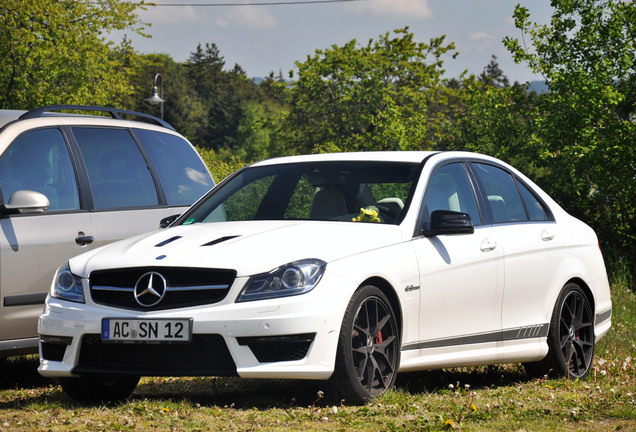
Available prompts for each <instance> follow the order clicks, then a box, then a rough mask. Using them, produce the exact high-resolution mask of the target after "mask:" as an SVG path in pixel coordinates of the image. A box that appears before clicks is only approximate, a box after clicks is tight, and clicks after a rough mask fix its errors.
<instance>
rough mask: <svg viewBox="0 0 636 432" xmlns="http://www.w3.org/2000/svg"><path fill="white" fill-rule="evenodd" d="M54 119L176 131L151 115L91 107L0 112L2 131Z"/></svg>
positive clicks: (64, 106) (79, 106)
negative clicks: (124, 123) (30, 121)
mask: <svg viewBox="0 0 636 432" xmlns="http://www.w3.org/2000/svg"><path fill="white" fill-rule="evenodd" d="M64 111H72V112H71V113H69V112H64ZM97 112H100V113H103V114H104V115H96V113H97ZM52 117H67V118H68V117H74V118H92V119H95V120H96V121H97V120H104V119H109V120H130V121H137V122H140V121H141V123H144V124H154V125H158V126H162V127H164V128H166V129H170V130H173V131H174V130H175V129H174V127H172V126H171V125H170V124H169V123H167V122H165V121H163V120H162V119H159V118H157V117H155V116H152V115H150V114H146V113H141V112H136V111H130V110H124V109H118V108H111V107H99V106H89V105H47V106H43V107H39V108H35V109H32V110H30V111H24V110H0V129H1V128H3V127H4V126H6V125H7V124H9V123H11V122H14V121H20V120H28V119H37V118H52Z"/></svg>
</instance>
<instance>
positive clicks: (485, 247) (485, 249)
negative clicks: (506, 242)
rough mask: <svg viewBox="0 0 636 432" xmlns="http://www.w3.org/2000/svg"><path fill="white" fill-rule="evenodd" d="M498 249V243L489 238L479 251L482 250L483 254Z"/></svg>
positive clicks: (480, 246)
mask: <svg viewBox="0 0 636 432" xmlns="http://www.w3.org/2000/svg"><path fill="white" fill-rule="evenodd" d="M496 247H497V242H496V241H494V240H492V239H489V238H487V239H485V240H484V241H482V242H481V245H479V249H481V251H482V252H490V251H491V250H494V249H495V248H496Z"/></svg>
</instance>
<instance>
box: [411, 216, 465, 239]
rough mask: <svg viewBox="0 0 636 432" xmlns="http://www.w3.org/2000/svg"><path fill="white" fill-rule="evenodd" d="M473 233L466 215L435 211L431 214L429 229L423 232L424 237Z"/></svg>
mask: <svg viewBox="0 0 636 432" xmlns="http://www.w3.org/2000/svg"><path fill="white" fill-rule="evenodd" d="M474 232H475V228H474V227H473V223H472V221H471V220H470V215H469V214H468V213H461V212H455V211H450V210H435V211H434V212H433V213H431V229H430V230H423V231H422V233H423V234H424V235H425V236H426V237H435V236H437V235H442V234H472V233H474Z"/></svg>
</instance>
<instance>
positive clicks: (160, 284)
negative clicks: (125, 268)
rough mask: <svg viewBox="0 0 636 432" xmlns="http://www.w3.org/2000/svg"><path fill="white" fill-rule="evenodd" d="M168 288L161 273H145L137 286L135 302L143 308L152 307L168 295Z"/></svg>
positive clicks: (138, 280)
mask: <svg viewBox="0 0 636 432" xmlns="http://www.w3.org/2000/svg"><path fill="white" fill-rule="evenodd" d="M166 288H167V283H166V279H165V278H164V277H163V276H161V275H160V274H159V273H157V272H152V271H151V272H148V273H145V274H143V275H142V276H141V277H140V278H139V279H137V283H136V284H135V300H136V301H137V303H139V304H140V305H141V306H144V307H152V306H154V305H156V304H157V303H159V302H160V301H161V300H162V299H163V297H164V296H165V295H166Z"/></svg>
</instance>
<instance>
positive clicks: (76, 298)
mask: <svg viewBox="0 0 636 432" xmlns="http://www.w3.org/2000/svg"><path fill="white" fill-rule="evenodd" d="M51 297H55V298H58V299H61V300H68V301H72V302H77V303H84V290H83V289H82V280H81V279H80V278H78V277H77V276H75V275H74V274H73V273H71V269H70V268H69V266H68V263H66V264H64V265H63V266H62V267H60V268H59V269H57V273H55V279H53V285H52V286H51Z"/></svg>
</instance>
